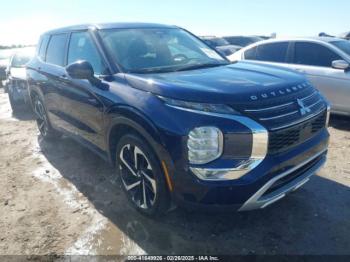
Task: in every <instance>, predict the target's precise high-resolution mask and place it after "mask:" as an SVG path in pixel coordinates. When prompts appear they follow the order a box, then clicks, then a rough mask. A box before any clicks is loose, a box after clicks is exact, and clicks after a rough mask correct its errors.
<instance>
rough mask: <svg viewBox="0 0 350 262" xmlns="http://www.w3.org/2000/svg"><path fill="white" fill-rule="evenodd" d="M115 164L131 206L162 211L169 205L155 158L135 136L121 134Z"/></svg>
mask: <svg viewBox="0 0 350 262" xmlns="http://www.w3.org/2000/svg"><path fill="white" fill-rule="evenodd" d="M116 167H117V173H118V175H119V178H120V181H121V185H122V187H123V190H124V192H125V193H126V195H127V197H128V199H129V200H130V202H131V203H132V205H133V206H134V207H135V208H136V209H137V210H138V211H139V212H141V213H142V214H145V215H148V216H156V215H161V214H164V213H165V212H166V211H167V210H168V209H169V206H170V196H169V192H168V190H167V187H166V183H165V178H164V174H163V171H162V169H161V167H160V164H159V160H158V158H157V157H156V154H155V153H154V152H153V150H152V149H151V147H150V146H149V145H148V144H147V143H146V142H145V141H144V139H142V138H141V137H140V136H138V135H134V134H128V135H124V136H123V137H122V138H121V139H120V140H119V142H118V145H117V150H116Z"/></svg>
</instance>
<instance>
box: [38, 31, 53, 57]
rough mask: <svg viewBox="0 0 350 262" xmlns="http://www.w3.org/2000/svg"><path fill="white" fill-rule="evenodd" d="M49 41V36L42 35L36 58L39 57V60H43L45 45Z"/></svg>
mask: <svg viewBox="0 0 350 262" xmlns="http://www.w3.org/2000/svg"><path fill="white" fill-rule="evenodd" d="M49 39H50V36H49V35H44V36H43V37H42V39H41V42H40V48H39V52H38V56H39V57H40V59H41V60H45V53H46V48H47V43H48V42H49Z"/></svg>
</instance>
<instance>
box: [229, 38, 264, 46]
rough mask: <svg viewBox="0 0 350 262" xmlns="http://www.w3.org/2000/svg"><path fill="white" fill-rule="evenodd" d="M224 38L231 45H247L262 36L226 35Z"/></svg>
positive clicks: (259, 39)
mask: <svg viewBox="0 0 350 262" xmlns="http://www.w3.org/2000/svg"><path fill="white" fill-rule="evenodd" d="M225 39H226V40H227V41H228V42H229V43H230V44H231V45H239V46H247V45H250V44H253V43H255V42H258V41H261V40H262V38H260V37H255V36H252V37H248V36H247V37H243V36H228V37H225Z"/></svg>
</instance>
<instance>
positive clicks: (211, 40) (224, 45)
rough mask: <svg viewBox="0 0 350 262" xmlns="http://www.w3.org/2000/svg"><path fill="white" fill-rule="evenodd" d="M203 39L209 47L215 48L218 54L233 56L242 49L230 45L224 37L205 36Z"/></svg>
mask: <svg viewBox="0 0 350 262" xmlns="http://www.w3.org/2000/svg"><path fill="white" fill-rule="evenodd" d="M201 39H202V40H203V41H204V42H205V43H206V44H207V45H209V46H211V47H213V48H215V49H216V50H217V51H218V52H220V53H221V54H222V55H224V56H229V55H232V54H233V53H235V52H237V51H238V50H239V49H241V48H242V47H241V46H237V45H230V43H229V42H227V41H226V40H225V39H224V38H222V37H206V36H203V37H201Z"/></svg>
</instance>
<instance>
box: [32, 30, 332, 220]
mask: <svg viewBox="0 0 350 262" xmlns="http://www.w3.org/2000/svg"><path fill="white" fill-rule="evenodd" d="M27 74H28V83H29V92H30V98H31V103H32V106H33V109H34V112H35V114H36V116H37V124H38V128H39V130H40V133H41V136H42V137H43V138H44V139H52V138H55V139H54V140H53V141H55V142H56V143H59V140H57V137H59V136H61V135H62V134H64V135H66V136H69V137H72V138H73V139H75V140H76V141H78V142H80V143H82V144H83V145H85V146H87V147H88V148H90V149H91V150H93V151H94V152H96V153H97V154H98V155H100V156H101V157H102V158H104V159H106V160H108V161H109V162H110V163H111V164H112V165H114V166H115V175H117V176H119V178H120V181H121V186H122V188H123V190H124V191H125V193H126V195H127V197H128V199H129V200H130V202H131V203H132V205H134V206H135V207H136V208H137V209H138V210H139V211H140V212H142V213H143V214H146V215H150V216H154V215H159V214H161V213H164V212H165V211H167V210H169V207H170V206H173V205H172V203H175V204H177V205H180V206H181V205H185V206H190V207H197V208H204V209H214V210H215V209H224V210H240V211H242V210H251V209H260V208H265V207H266V206H268V205H270V204H272V203H273V202H275V201H277V200H279V199H281V198H283V197H284V196H285V195H286V194H287V193H289V192H292V191H294V190H296V189H298V188H299V187H300V186H302V185H303V184H304V183H305V182H307V181H308V180H309V179H310V177H311V176H312V175H313V174H314V173H315V172H316V171H317V170H318V169H319V168H320V167H321V166H322V165H323V164H324V162H325V160H326V154H327V147H328V138H329V134H328V131H327V125H328V119H329V106H328V103H327V101H326V100H325V99H324V98H323V97H322V95H321V94H320V93H319V92H318V90H316V89H315V88H314V87H313V86H312V85H311V84H310V82H308V81H307V80H306V79H305V77H304V76H303V75H301V74H299V73H296V72H294V71H291V70H288V69H281V68H279V67H276V66H271V65H261V64H257V63H252V62H244V61H240V62H237V63H230V62H229V61H228V60H227V59H226V58H224V57H223V56H221V55H220V54H219V53H218V52H217V51H215V50H214V49H212V48H211V47H209V46H208V45H207V44H205V43H204V42H203V41H202V40H200V39H199V38H197V37H196V36H194V35H193V34H191V33H189V32H188V31H186V30H184V29H182V28H179V27H176V26H167V25H159V24H145V23H111V24H97V25H79V26H72V27H66V28H61V29H56V30H53V31H49V32H47V33H44V34H43V35H42V36H41V38H40V42H39V44H38V46H37V54H36V56H35V58H34V59H32V60H31V61H30V62H29V64H27ZM98 175H99V174H96V176H98ZM116 190H118V189H116ZM305 201H307V200H305Z"/></svg>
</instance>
